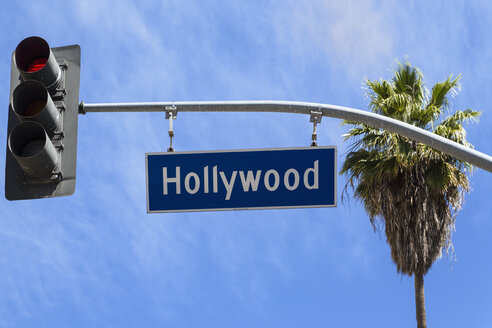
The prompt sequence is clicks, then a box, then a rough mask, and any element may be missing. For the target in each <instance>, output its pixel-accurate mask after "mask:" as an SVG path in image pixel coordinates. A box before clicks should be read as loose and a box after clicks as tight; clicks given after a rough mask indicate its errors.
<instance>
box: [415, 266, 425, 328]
mask: <svg viewBox="0 0 492 328" xmlns="http://www.w3.org/2000/svg"><path fill="white" fill-rule="evenodd" d="M414 277H415V309H416V312H417V328H427V320H426V318H425V296H424V275H423V274H422V273H415V274H414Z"/></svg>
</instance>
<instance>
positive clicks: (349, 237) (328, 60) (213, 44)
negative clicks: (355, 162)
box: [0, 0, 492, 327]
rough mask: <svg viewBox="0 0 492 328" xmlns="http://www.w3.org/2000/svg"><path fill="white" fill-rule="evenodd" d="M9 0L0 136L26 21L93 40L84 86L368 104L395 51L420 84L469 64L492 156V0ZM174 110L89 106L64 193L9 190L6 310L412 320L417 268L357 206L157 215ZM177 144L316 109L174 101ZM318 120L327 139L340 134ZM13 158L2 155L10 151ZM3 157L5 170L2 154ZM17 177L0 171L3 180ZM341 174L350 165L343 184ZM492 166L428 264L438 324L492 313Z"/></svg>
mask: <svg viewBox="0 0 492 328" xmlns="http://www.w3.org/2000/svg"><path fill="white" fill-rule="evenodd" d="M49 5H50V6H51V8H49V7H48V6H47V3H45V2H40V1H30V0H26V1H10V2H8V3H5V4H4V6H3V9H2V11H1V12H0V28H1V29H2V30H3V31H4V32H3V33H2V37H1V38H0V49H1V50H2V51H1V56H0V77H1V78H0V90H3V92H1V93H0V103H3V104H4V110H3V111H0V113H1V114H0V126H4V129H0V143H1V144H3V145H5V144H6V132H7V131H6V130H7V128H6V126H7V113H8V112H7V109H8V97H9V95H8V90H9V83H10V56H11V54H12V51H13V50H14V49H15V47H16V45H17V43H18V42H19V41H21V40H22V39H23V38H25V37H27V36H31V35H39V36H42V37H44V38H45V39H46V40H47V41H48V42H49V43H50V44H51V45H52V46H54V47H55V46H63V45H69V44H79V45H80V46H81V49H82V67H81V88H80V100H83V101H85V102H86V103H96V102H125V101H191V100H294V101H310V102H320V103H328V104H334V105H342V106H348V107H353V108H358V109H366V110H367V108H368V99H367V98H366V97H365V94H364V90H363V88H362V87H363V81H364V79H365V78H370V79H379V78H386V79H387V78H390V77H391V74H392V68H394V63H395V59H400V60H404V59H405V58H408V59H409V61H410V62H411V63H412V64H413V65H415V66H418V67H419V68H420V69H421V70H422V72H423V73H424V75H425V78H426V83H427V85H428V86H429V87H430V86H431V85H432V84H434V83H436V82H438V81H441V80H444V79H446V78H447V77H448V76H449V75H450V74H454V76H456V75H457V74H460V73H461V74H462V79H461V84H462V92H461V93H460V94H459V95H458V96H456V97H455V98H453V99H452V100H451V102H452V108H453V109H466V108H473V109H476V110H480V111H483V113H482V115H481V118H480V122H479V123H476V124H470V125H468V126H467V128H468V139H469V141H470V142H472V143H473V144H474V145H475V148H476V149H477V150H479V151H481V152H484V153H486V154H489V155H490V154H492V142H491V140H492V114H491V112H490V108H491V107H492V100H491V98H490V96H489V92H490V90H491V89H492V78H491V75H490V73H491V72H492V63H491V61H490V58H491V55H492V44H491V43H490V37H489V32H490V29H491V28H492V18H491V17H492V15H490V13H491V12H492V5H491V4H488V3H487V2H485V1H475V2H465V1H432V2H430V1H424V0H422V1H420V0H418V1H405V2H403V1H376V0H369V1H362V0H360V1H358V0H349V1H341V0H340V1H321V0H312V1H292V0H282V1H278V0H266V1H255V0H249V1H213V0H211V1H196V0H189V1H175V0H168V1H141V2H137V1H127V0H118V1H116V0H112V1H106V0H98V1H95V0H80V1H50V2H49ZM167 124H168V123H167V121H166V120H165V118H164V114H161V113H141V114H136V113H125V114H124V113H113V114H105V113H98V114H96V113H89V114H87V115H85V116H79V131H78V159H77V165H78V166H77V187H76V191H75V194H74V195H73V196H70V197H63V198H55V199H44V200H34V201H17V202H9V201H7V200H5V198H4V197H1V198H0V327H33V326H36V327H65V326H72V327H197V326H204V327H231V326H233V327H327V326H329V327H332V326H333V327H360V326H367V327H395V326H398V327H415V326H416V324H415V305H414V291H413V279H411V278H409V277H407V276H401V275H398V274H397V272H396V267H395V266H394V264H393V263H392V262H391V258H390V250H389V247H388V246H387V244H386V241H385V237H384V233H374V232H373V230H372V228H371V226H370V223H369V220H368V218H367V216H366V215H365V214H364V212H363V208H362V206H361V205H360V204H358V203H357V202H355V201H354V200H350V201H348V202H344V203H342V202H340V195H339V198H338V199H339V202H338V207H337V208H325V209H295V210H265V211H244V212H243V211H241V212H207V213H177V214H146V191H145V153H147V152H161V151H165V149H166V148H167V147H168V143H169V140H168V137H167V128H168V126H167ZM174 127H175V135H176V137H175V139H174V146H175V148H176V150H178V151H180V150H181V151H193V150H222V149H245V148H274V147H301V146H308V145H309V143H310V137H311V132H312V126H311V124H310V123H309V117H307V116H300V115H293V114H290V115H289V114H267V113H262V114H251V113H243V114H238V113H225V114H217V113H179V114H178V119H177V120H176V121H175V124H174ZM344 132H345V130H344V128H343V127H341V126H340V121H339V120H335V119H328V118H324V119H323V121H322V123H321V125H319V129H318V134H319V135H318V140H319V144H320V145H322V146H329V145H336V146H337V147H338V150H339V158H338V162H339V165H340V164H341V162H342V160H343V157H342V155H343V154H344V153H345V150H346V147H347V145H346V144H344V142H343V141H342V138H341V135H342V134H343V133H344ZM0 163H1V164H0V166H2V167H3V166H4V165H5V164H4V163H5V152H0ZM2 170H3V168H2ZM4 179H5V177H4V176H3V175H0V184H1V185H3V184H4ZM345 182H346V178H345V177H344V176H339V178H338V190H339V192H340V191H341V190H342V188H343V186H344V185H345ZM491 183H492V176H491V174H490V173H488V172H485V171H483V170H480V169H478V170H476V171H475V173H474V174H473V175H472V177H471V185H472V189H473V190H472V192H471V193H470V194H469V195H467V197H466V200H465V204H464V207H463V210H462V211H461V212H460V213H459V215H458V218H457V221H456V232H455V233H454V236H453V241H454V247H455V253H456V261H450V260H449V259H446V258H444V259H442V260H439V261H437V262H436V263H435V264H434V266H433V267H432V269H431V270H430V272H429V273H428V274H427V276H426V277H425V288H426V306H427V320H428V325H429V326H430V327H463V326H471V327H491V326H492V314H491V312H490V309H491V308H492V280H491V279H490V272H491V271H492V261H491V260H492V258H491V255H490V252H489V251H488V248H489V245H490V243H489V238H490V231H492V220H490V216H491V214H490V213H492V203H491V202H490V190H491V189H490V185H491Z"/></svg>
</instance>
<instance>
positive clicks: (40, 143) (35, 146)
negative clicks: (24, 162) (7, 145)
mask: <svg viewBox="0 0 492 328" xmlns="http://www.w3.org/2000/svg"><path fill="white" fill-rule="evenodd" d="M44 144H45V141H44V140H33V141H31V142H29V143H28V144H27V145H25V146H24V148H22V150H21V152H20V156H22V157H32V156H34V155H36V154H38V153H39V152H40V151H41V150H43V148H44Z"/></svg>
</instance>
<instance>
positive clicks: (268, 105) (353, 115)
mask: <svg viewBox="0 0 492 328" xmlns="http://www.w3.org/2000/svg"><path fill="white" fill-rule="evenodd" d="M166 107H167V108H168V109H169V108H176V109H177V110H178V111H180V112H278V113H297V114H307V115H311V112H313V111H314V112H321V113H322V115H323V116H327V117H334V118H339V119H343V120H348V121H353V122H357V123H362V124H367V125H370V126H373V127H376V128H380V129H384V130H388V131H391V132H395V133H398V134H400V135H402V136H405V137H407V138H409V139H412V140H415V141H418V142H421V143H423V144H425V145H427V146H429V147H432V148H435V149H437V150H439V151H442V152H443V153H446V154H448V155H451V156H453V157H455V158H457V159H459V160H462V161H464V162H468V163H470V164H472V165H474V166H477V167H479V168H481V169H484V170H486V171H488V172H491V173H492V157H491V156H489V155H487V154H484V153H481V152H479V151H476V150H474V149H472V148H469V147H466V146H463V145H460V144H458V143H456V142H454V141H452V140H449V139H446V138H444V137H441V136H438V135H437V134H434V133H432V132H429V131H426V130H424V129H421V128H418V127H416V126H414V125H411V124H408V123H405V122H402V121H399V120H395V119H392V118H389V117H386V116H383V115H378V114H374V113H371V112H367V111H363V110H360V109H354V108H349V107H343V106H335V105H327V104H317V103H309V102H298V101H191V102H190V101H189V102H186V101H183V102H180V101H176V102H148V103H102V104H84V103H83V102H82V103H81V104H80V108H79V109H80V110H79V112H80V113H81V114H85V113H89V112H165V111H166Z"/></svg>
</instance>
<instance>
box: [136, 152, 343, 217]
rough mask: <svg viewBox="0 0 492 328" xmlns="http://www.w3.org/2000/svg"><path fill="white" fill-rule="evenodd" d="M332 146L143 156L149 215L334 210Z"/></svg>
mask: <svg viewBox="0 0 492 328" xmlns="http://www.w3.org/2000/svg"><path fill="white" fill-rule="evenodd" d="M336 152H337V151H336V147H308V148H280V149H253V150H232V151H207V152H168V153H149V154H146V173H147V174H146V175H147V212H148V213H155V212H184V211H219V210H244V209H273V208H301V207H334V206H336V201H337V197H336V177H337V172H336V167H337V166H336Z"/></svg>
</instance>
